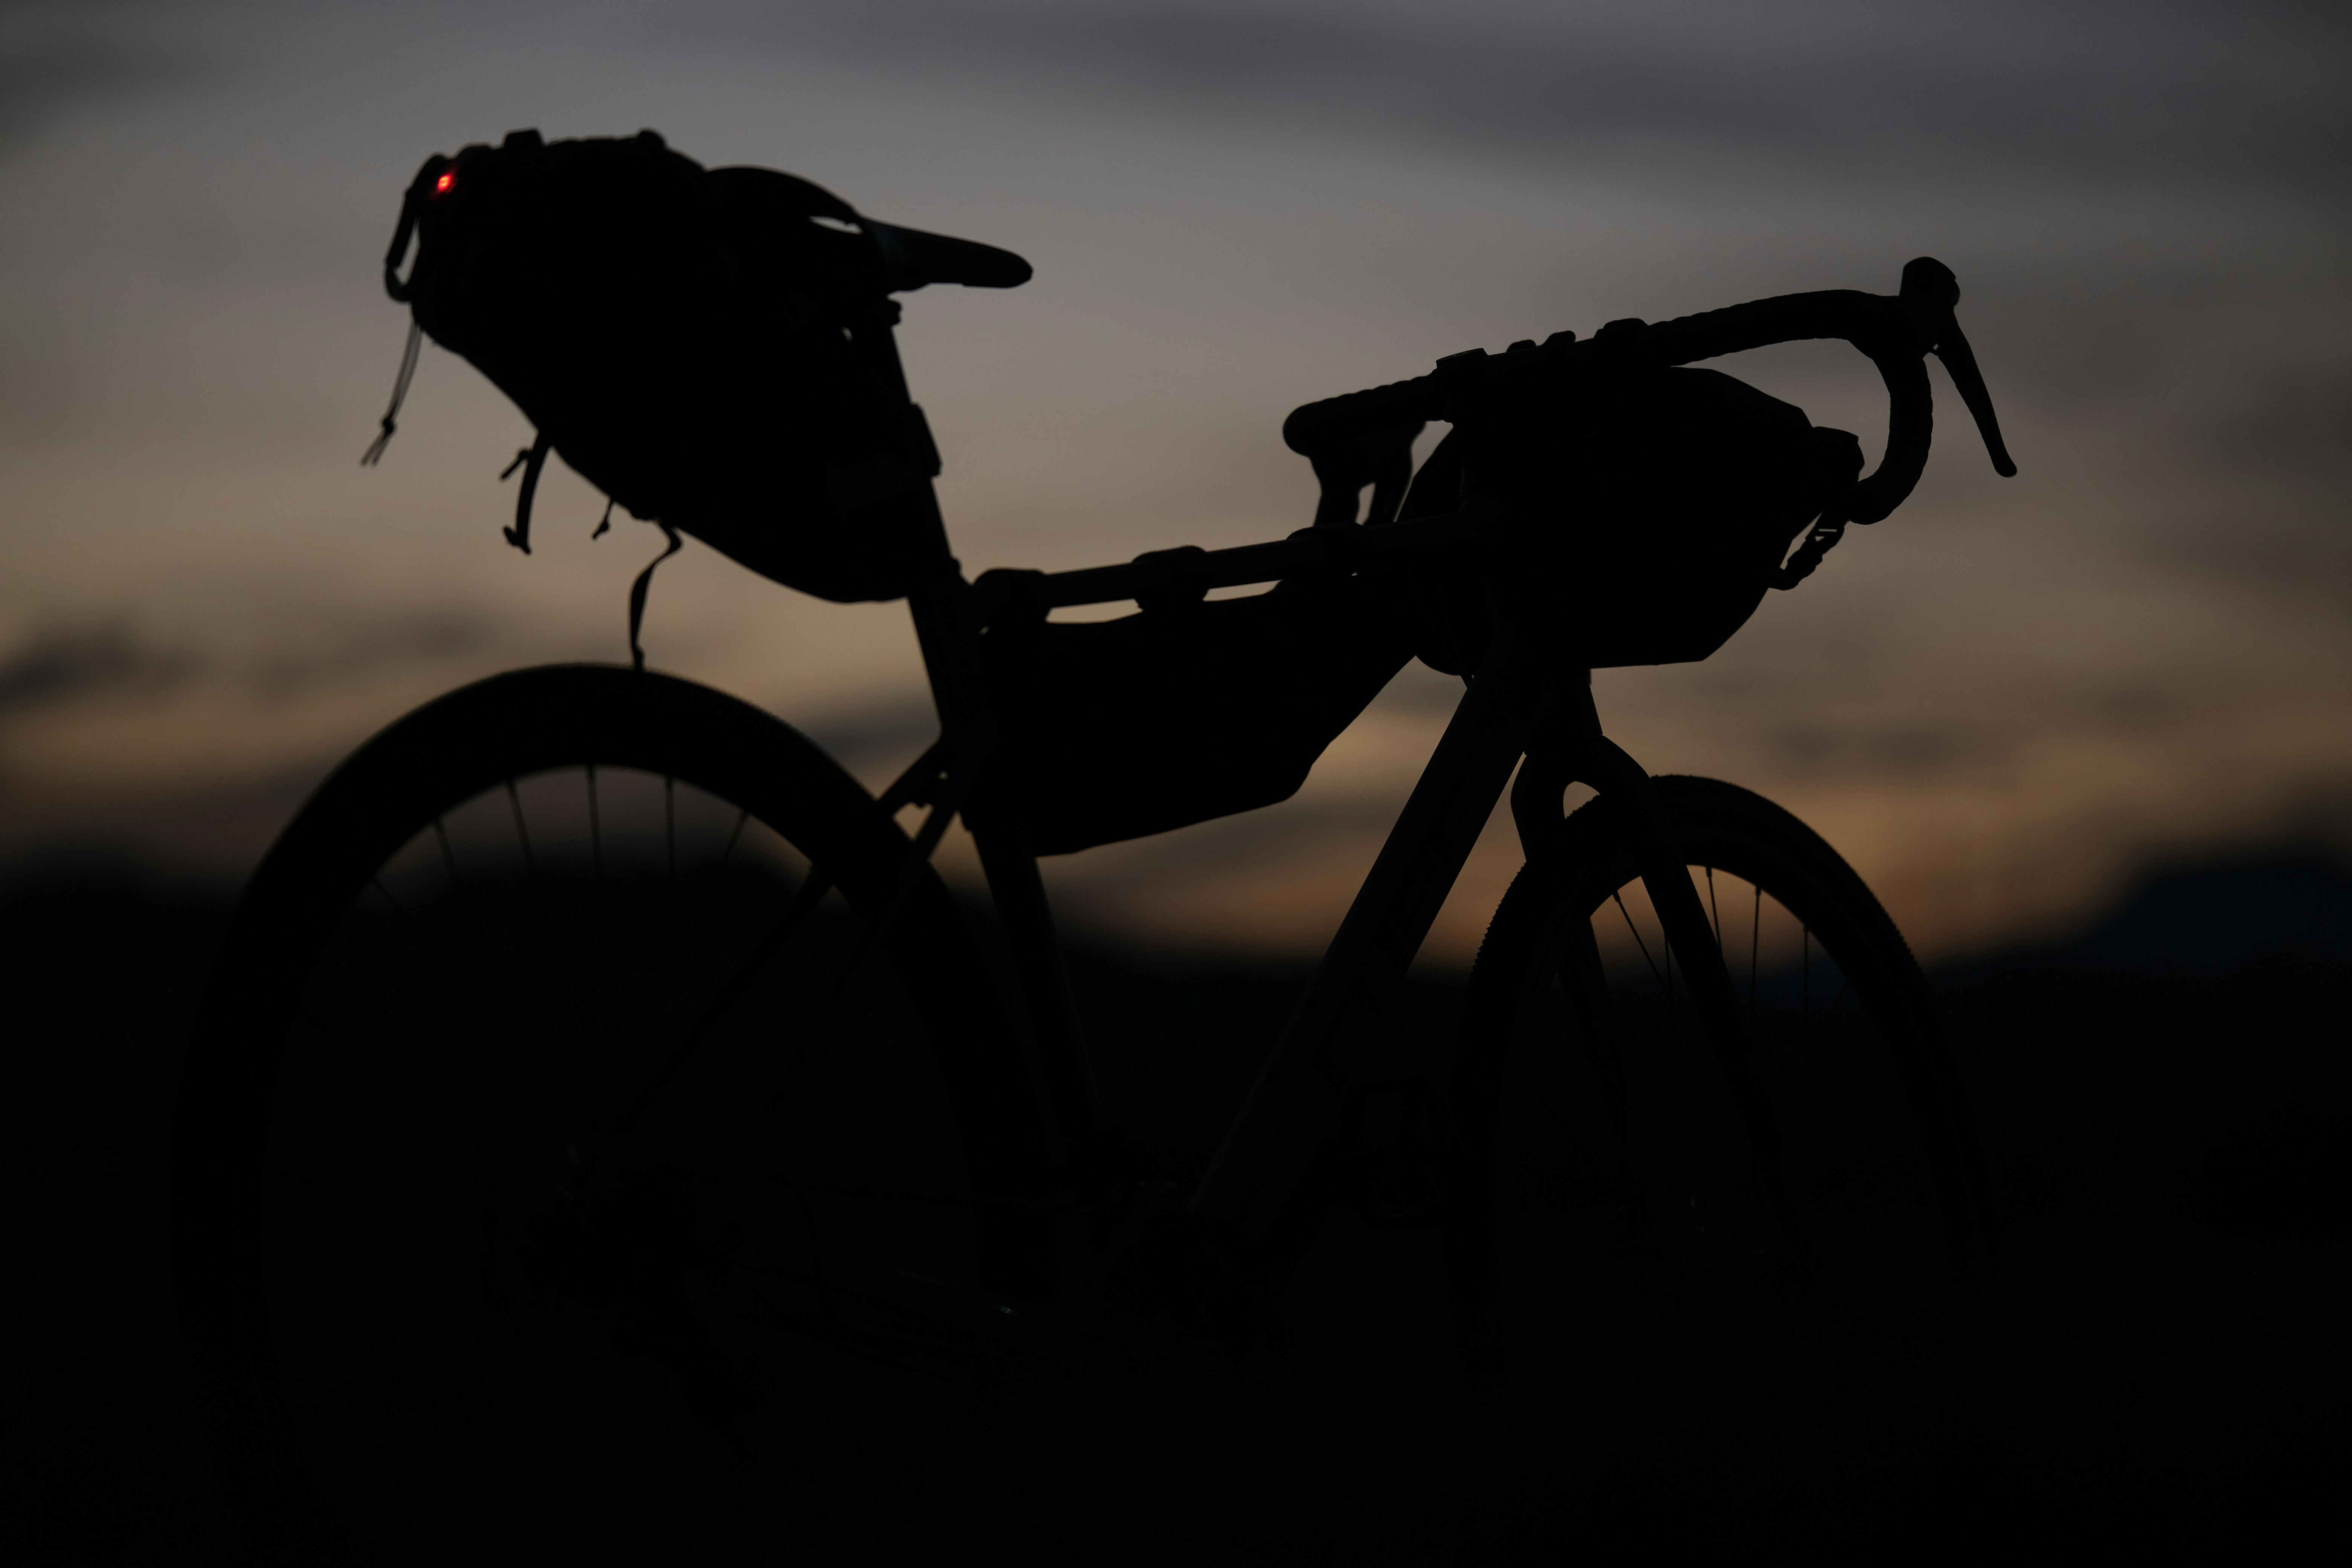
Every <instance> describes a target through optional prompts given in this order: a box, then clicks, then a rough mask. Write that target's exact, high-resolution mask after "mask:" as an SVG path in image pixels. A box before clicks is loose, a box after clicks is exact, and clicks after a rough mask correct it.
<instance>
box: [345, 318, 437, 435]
mask: <svg viewBox="0 0 2352 1568" xmlns="http://www.w3.org/2000/svg"><path fill="white" fill-rule="evenodd" d="M424 344H425V328H424V326H423V324H422V323H420V322H419V321H416V319H415V317H411V318H410V319H409V322H408V346H407V347H406V348H405V349H404V350H402V351H401V354H400V375H399V378H398V379H397V380H395V381H394V382H393V384H392V405H391V406H390V407H388V408H386V409H385V410H384V411H383V428H382V429H380V430H378V431H377V432H376V433H375V439H374V440H373V441H371V442H369V443H368V449H367V450H366V451H364V452H362V453H361V454H360V467H361V468H374V467H375V465H376V459H378V458H382V457H383V449H384V448H385V447H388V446H390V445H391V444H392V433H393V432H394V430H396V429H398V428H399V426H396V425H394V423H393V421H394V419H396V418H397V417H399V415H400V405H402V404H403V403H405V402H406V401H408V384H409V382H410V381H411V380H413V379H415V375H416V351H417V350H418V349H420V348H422V347H423V346H424Z"/></svg>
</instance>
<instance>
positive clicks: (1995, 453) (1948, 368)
mask: <svg viewBox="0 0 2352 1568" xmlns="http://www.w3.org/2000/svg"><path fill="white" fill-rule="evenodd" d="M1897 298H1898V299H1899V300H1901V302H1902V306H1903V313H1904V314H1905V315H1906V316H1907V317H1909V318H1910V320H1911V324H1912V325H1913V327H1914V328H1916V330H1917V331H1918V332H1919V335H1920V336H1921V337H1922V338H1923V339H1925V340H1926V346H1927V352H1929V353H1932V354H1934V355H1935V356H1936V357H1937V359H1939V360H1941V361H1943V362H1944V370H1945V373H1946V374H1948V375H1949V376H1950V377H1951V378H1952V386H1953V389H1954V390H1955V391H1957V392H1958V393H1959V395H1960V401H1961V402H1962V403H1965V404H1967V405H1968V409H1969V415H1970V416H1972V417H1973V418H1974V419H1975V420H1976V422H1977V434H1978V435H1979V436H1981V437H1984V444H1985V452H1986V454H1987V455H1988V456H1990V458H1992V468H1993V472H1995V473H1997V474H1999V475H2000V477H2001V478H2002V479H2015V478H2016V477H2017V464H2016V463H2015V462H2014V461H2013V460H2012V459H2011V458H2010V455H2009V447H2007V446H2006V445H2004V444H2003V443H2002V441H2001V438H2000V419H1999V418H1998V417H1997V416H1995V415H1994V413H1993V411H1992V394H1990V393H1989V392H1987V391H1986V390H1985V384H1984V374H1983V373H1982V372H1980V371H1979V370H1978V369H1977V356H1976V353H1975V352H1974V351H1973V350H1971V349H1970V348H1969V340H1968V338H1967V337H1966V336H1965V335H1964V334H1963V333H1962V332H1961V331H1960V322H1959V317H1958V315H1957V314H1956V313H1955V310H1956V307H1958V304H1959V302H1960V283H1959V279H1958V278H1955V277H1954V276H1953V275H1952V269H1951V268H1948V267H1947V266H1945V265H1944V264H1943V263H1942V262H1940V261H1938V260H1937V259H1936V258H1934V257H1932V256H1922V257H1919V258H1916V260H1913V261H1910V262H1907V263H1906V264H1905V266H1904V268H1903V289H1902V292H1901V293H1900V294H1899V295H1898V296H1897Z"/></svg>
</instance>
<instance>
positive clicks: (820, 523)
mask: <svg viewBox="0 0 2352 1568" xmlns="http://www.w3.org/2000/svg"><path fill="white" fill-rule="evenodd" d="M412 235H413V236H414V237H415V242H416V261H415V267H414V268H413V269H412V270H411V271H410V273H409V275H408V276H407V277H406V278H405V279H403V278H402V277H401V276H400V275H399V268H400V266H401V264H402V262H403V260H404V254H405V252H406V250H407V247H408V244H409V241H410V238H411V237H412ZM925 247H928V249H926V248H925ZM912 250H922V251H923V254H922V255H920V256H919V257H915V258H913V259H914V260H915V261H917V262H921V263H930V264H934V265H933V266H932V269H931V270H929V271H928V272H926V271H923V270H921V268H919V267H915V268H909V267H908V265H901V264H902V263H906V262H907V261H908V255H907V254H905V253H908V252H910V251H912ZM894 252H896V253H898V254H895V255H894ZM942 257H945V258H946V259H947V262H948V265H946V266H945V267H944V268H941V267H939V266H938V265H936V264H938V263H939V262H940V260H941V258H942ZM959 268H961V271H962V273H963V274H965V275H958V272H959ZM1028 275H1029V268H1028V265H1027V263H1025V262H1024V261H1022V260H1021V258H1018V257H1015V256H1013V255H1011V254H1010V253H1008V252H1004V251H999V250H994V249H992V248H991V247H984V246H976V245H971V244H970V243H968V242H963V241H950V240H945V239H943V238H941V237H938V236H927V235H922V234H919V232H917V231H914V230H905V229H892V228H889V227H887V226H884V225H879V224H874V223H871V222H870V221H868V220H866V219H864V218H862V217H860V216H859V215H858V214H857V213H856V212H855V211H854V210H853V209H852V208H851V207H850V206H849V205H848V204H847V203H845V202H844V201H842V200H840V199H839V198H838V197H836V196H835V195H831V194H830V193H828V192H826V191H824V190H821V189H819V188H818V187H817V186H815V185H813V184H809V183H808V182H807V181H805V180H800V179H795V178H794V177H793V176H792V175H790V174H778V173H776V172H775V171H773V170H769V169H754V168H726V169H705V168H704V167H703V166H702V165H701V164H699V163H696V162H695V161H694V160H692V159H691V158H688V157H686V156H684V155H683V154H681V153H677V152H674V151H672V150H671V149H670V148H669V147H667V145H666V144H665V143H664V142H663V141H662V139H661V138H660V137H659V136H658V135H656V134H655V133H654V132H650V131H648V132H641V133H639V134H638V135H636V136H634V137H626V138H595V139H587V140H581V141H565V142H542V141H541V139H540V137H539V134H538V133H537V132H515V133H514V134H512V135H510V136H509V137H508V138H507V139H506V141H505V142H504V143H503V144H501V145H499V146H498V147H495V148H493V147H488V146H474V147H468V148H467V149H466V150H465V151H464V152H462V153H459V154H458V155H457V157H455V158H446V157H442V156H439V155H437V154H436V156H435V157H433V158H430V159H428V160H426V161H425V166H424V168H423V169H422V170H420V171H419V172H418V174H417V177H416V180H415V183H414V184H412V185H411V186H410V188H409V193H408V197H407V200H406V203H405V204H404V207H403V212H402V219H401V226H400V230H399V233H398V235H397V237H395V239H394V244H393V247H392V251H391V254H390V255H389V256H388V257H387V258H386V264H385V286H386V288H387V289H389V290H390V291H391V293H392V294H393V297H394V299H396V300H404V301H406V302H407V303H409V304H410V305H411V306H412V308H413V310H414V312H415V330H416V331H421V332H423V333H425V334H429V335H430V336H431V337H432V339H433V340H434V342H437V343H439V344H441V345H442V346H443V347H445V348H448V349H451V350H454V351H455V352H457V353H459V354H462V355H464V356H465V357H466V358H467V360H468V361H470V362H472V363H473V364H474V365H475V367H476V368H478V370H480V371H481V372H482V373H483V374H485V375H487V376H488V377H489V378H490V380H491V381H492V382H494V383H496V384H497V385H498V386H499V390H501V391H503V392H504V393H506V395H508V396H509V397H511V398H513V399H514V401H515V402H516V404H517V405H520V407H521V409H522V411H523V413H524V414H525V415H527V416H529V417H530V421H531V423H532V424H533V425H535V426H538V429H539V440H538V442H537V444H536V445H535V446H534V447H532V448H531V449H530V454H529V458H528V461H529V463H530V468H529V469H528V471H527V472H526V473H525V475H524V487H525V499H524V500H523V502H522V505H521V507H520V509H519V511H518V518H517V525H516V527H515V529H513V530H511V531H509V535H508V537H509V540H510V541H512V542H514V543H515V544H516V545H518V546H519V547H520V548H522V549H525V550H528V549H529V548H530V545H529V532H528V530H529V500H528V494H529V491H530V489H531V488H532V486H533V484H534V481H535V480H536V479H537V477H538V469H539V465H540V464H541V462H543V461H544V460H545V458H546V455H547V453H548V452H549V451H550V450H552V451H554V452H555V453H557V454H559V455H561V456H562V458H563V460H564V461H565V462H567V463H569V464H570V465H571V466H572V468H574V469H576V470H577V471H578V472H579V473H580V474H581V475H582V476H583V478H585V479H587V480H588V481H589V482H590V483H591V484H593V485H595V486H597V487H598V488H599V489H603V490H604V492H605V494H606V495H608V496H610V497H611V498H612V499H613V500H614V501H615V502H617V503H618V504H619V505H621V506H624V507H625V508H627V509H628V510H629V511H630V512H631V513H633V514H635V516H637V517H639V518H642V519H645V520H646V521H655V522H659V523H662V524H664V525H666V526H668V527H672V528H677V529H682V530H684V531H687V532H688V533H691V534H693V535H694V536H695V537H697V538H698V539H700V540H702V541H703V542H706V543H708V544H709V545H711V546H713V547H714V548H716V549H718V550H719V551H720V552H724V553H725V554H727V555H729V556H731V557H732V558H734V559H735V560H736V561H738V562H740V563H742V564H743V565H745V566H748V567H750V568H751V570H753V571H755V572H758V573H760V574H761V575H763V576H766V577H770V578H772V579H773V580H775V581H777V582H780V583H784V584H789V585H791V586H792V587H794V588H798V589H801V590H802V591H803V592H806V593H810V594H814V595H818V596H820V597H822V598H827V599H835V600H866V599H890V598H896V597H898V596H899V595H902V594H903V593H904V592H905V591H906V587H907V584H906V581H905V573H906V571H907V570H908V565H909V563H912V562H914V561H919V560H921V559H923V558H924V555H923V552H922V551H921V550H920V549H919V544H920V542H921V539H922V536H923V535H924V534H925V533H926V532H927V531H928V532H929V533H930V534H933V535H935V531H936V527H937V523H936V518H935V515H934V514H933V513H932V512H931V511H930V510H929V502H928V499H927V492H926V490H925V488H924V487H923V486H922V485H921V484H920V483H919V480H920V479H925V478H928V477H929V476H930V475H932V474H936V473H937V472H938V471H939V460H938V458H937V456H936V454H935V453H934V452H933V451H932V450H931V447H930V441H929V436H928V434H927V433H926V432H925V431H924V428H923V425H922V419H921V416H920V414H919V412H918V411H917V410H915V409H914V407H913V405H910V404H909V403H908V401H907V397H906V389H905V387H904V386H903V385H902V384H898V377H897V373H896V369H895V366H896V361H895V358H893V357H892V356H890V355H889V354H887V353H860V352H859V348H860V345H861V342H865V341H866V340H868V339H870V337H871V335H872V334H877V333H879V334H887V332H888V331H889V330H890V327H891V325H892V324H893V323H894V322H895V321H896V320H897V315H898V308H897V306H896V304H895V303H894V302H893V301H891V300H890V299H889V298H888V296H889V293H890V292H891V290H892V289H905V288H912V287H920V286H921V283H923V282H926V281H952V282H974V283H983V284H988V285H991V286H995V287H1004V286H1008V285H1010V284H1013V283H1018V282H1020V281H1023V280H1024V279H1026V278H1027V277H1028ZM414 355H415V342H414V341H413V340H412V343H411V353H410V358H409V360H408V362H407V365H405V366H404V379H403V383H402V384H403V387H404V386H405V374H406V368H407V366H413V364H414ZM397 408H398V397H397V395H395V398H394V412H395V413H396V412H397ZM384 425H385V430H384V435H385V436H386V437H389V435H390V433H391V427H392V415H390V414H388V415H387V416H385V421H384ZM380 449H381V442H379V446H378V447H377V448H376V450H380ZM371 456H373V453H372V454H371Z"/></svg>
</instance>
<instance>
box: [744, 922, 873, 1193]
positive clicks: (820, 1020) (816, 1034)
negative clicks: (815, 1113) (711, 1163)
mask: <svg viewBox="0 0 2352 1568" xmlns="http://www.w3.org/2000/svg"><path fill="white" fill-rule="evenodd" d="M881 934H882V933H881V930H880V928H879V927H877V926H868V927H866V929H865V930H864V931H860V932H858V933H857V941H856V942H855V943H853V944H852V945H851V947H850V950H849V955H848V956H847V957H846V958H845V959H843V960H842V961H841V967H840V968H839V969H837V970H835V972H834V976H833V980H832V982H831V983H830V984H827V985H826V986H825V991H824V1000H822V1001H820V1002H819V1003H818V1004H817V1008H816V1011H815V1013H814V1014H813V1015H811V1016H810V1018H809V1021H808V1022H807V1023H806V1024H803V1026H801V1034H800V1038H798V1039H796V1040H794V1041H793V1044H792V1048H791V1049H790V1050H787V1051H786V1052H785V1053H784V1058H783V1060H782V1062H781V1063H780V1064H778V1066H777V1068H776V1079H775V1082H774V1083H773V1084H772V1085H770V1087H769V1089H768V1092H767V1093H765V1094H764V1095H761V1097H760V1099H759V1100H757V1101H756V1102H755V1103H754V1105H753V1107H752V1110H751V1117H750V1118H749V1120H748V1121H747V1122H746V1124H745V1126H744V1129H743V1133H742V1136H741V1138H740V1140H739V1141H738V1142H737V1145H736V1152H737V1155H738V1157H739V1158H740V1155H741V1153H742V1152H743V1150H744V1148H745V1147H746V1146H748V1145H749V1144H750V1142H751V1138H752V1135H753V1134H754V1133H755V1132H756V1131H758V1130H759V1127H760V1125H761V1123H762V1122H764V1121H767V1119H768V1117H769V1115H770V1114H771V1113H772V1111H773V1110H775V1108H776V1104H777V1102H778V1101H779V1100H782V1099H783V1097H784V1096H785V1095H786V1094H787V1093H789V1092H790V1091H791V1090H792V1089H793V1088H795V1087H796V1086H797V1085H798V1084H799V1082H800V1079H802V1077H803V1075H804V1074H805V1073H806V1072H807V1071H808V1068H809V1067H810V1065H811V1064H812V1063H813V1062H814V1061H815V1059H816V1053H817V1049H818V1047H821V1046H823V1045H824V1042H825V1039H826V1037H828V1036H830V1035H831V1034H832V1033H833V1026H835V1024H837V1023H839V1022H840V1021H841V1016H842V1014H843V1013H844V1012H845V1011H846V1010H847V1009H848V1006H849V998H850V997H851V995H852V994H855V992H856V989H857V982H858V981H859V979H860V978H862V977H863V976H864V974H865V973H866V963H867V962H868V961H869V960H871V959H872V958H873V956H874V950H875V949H876V948H877V947H878V946H880V945H881V941H880V939H881Z"/></svg>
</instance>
